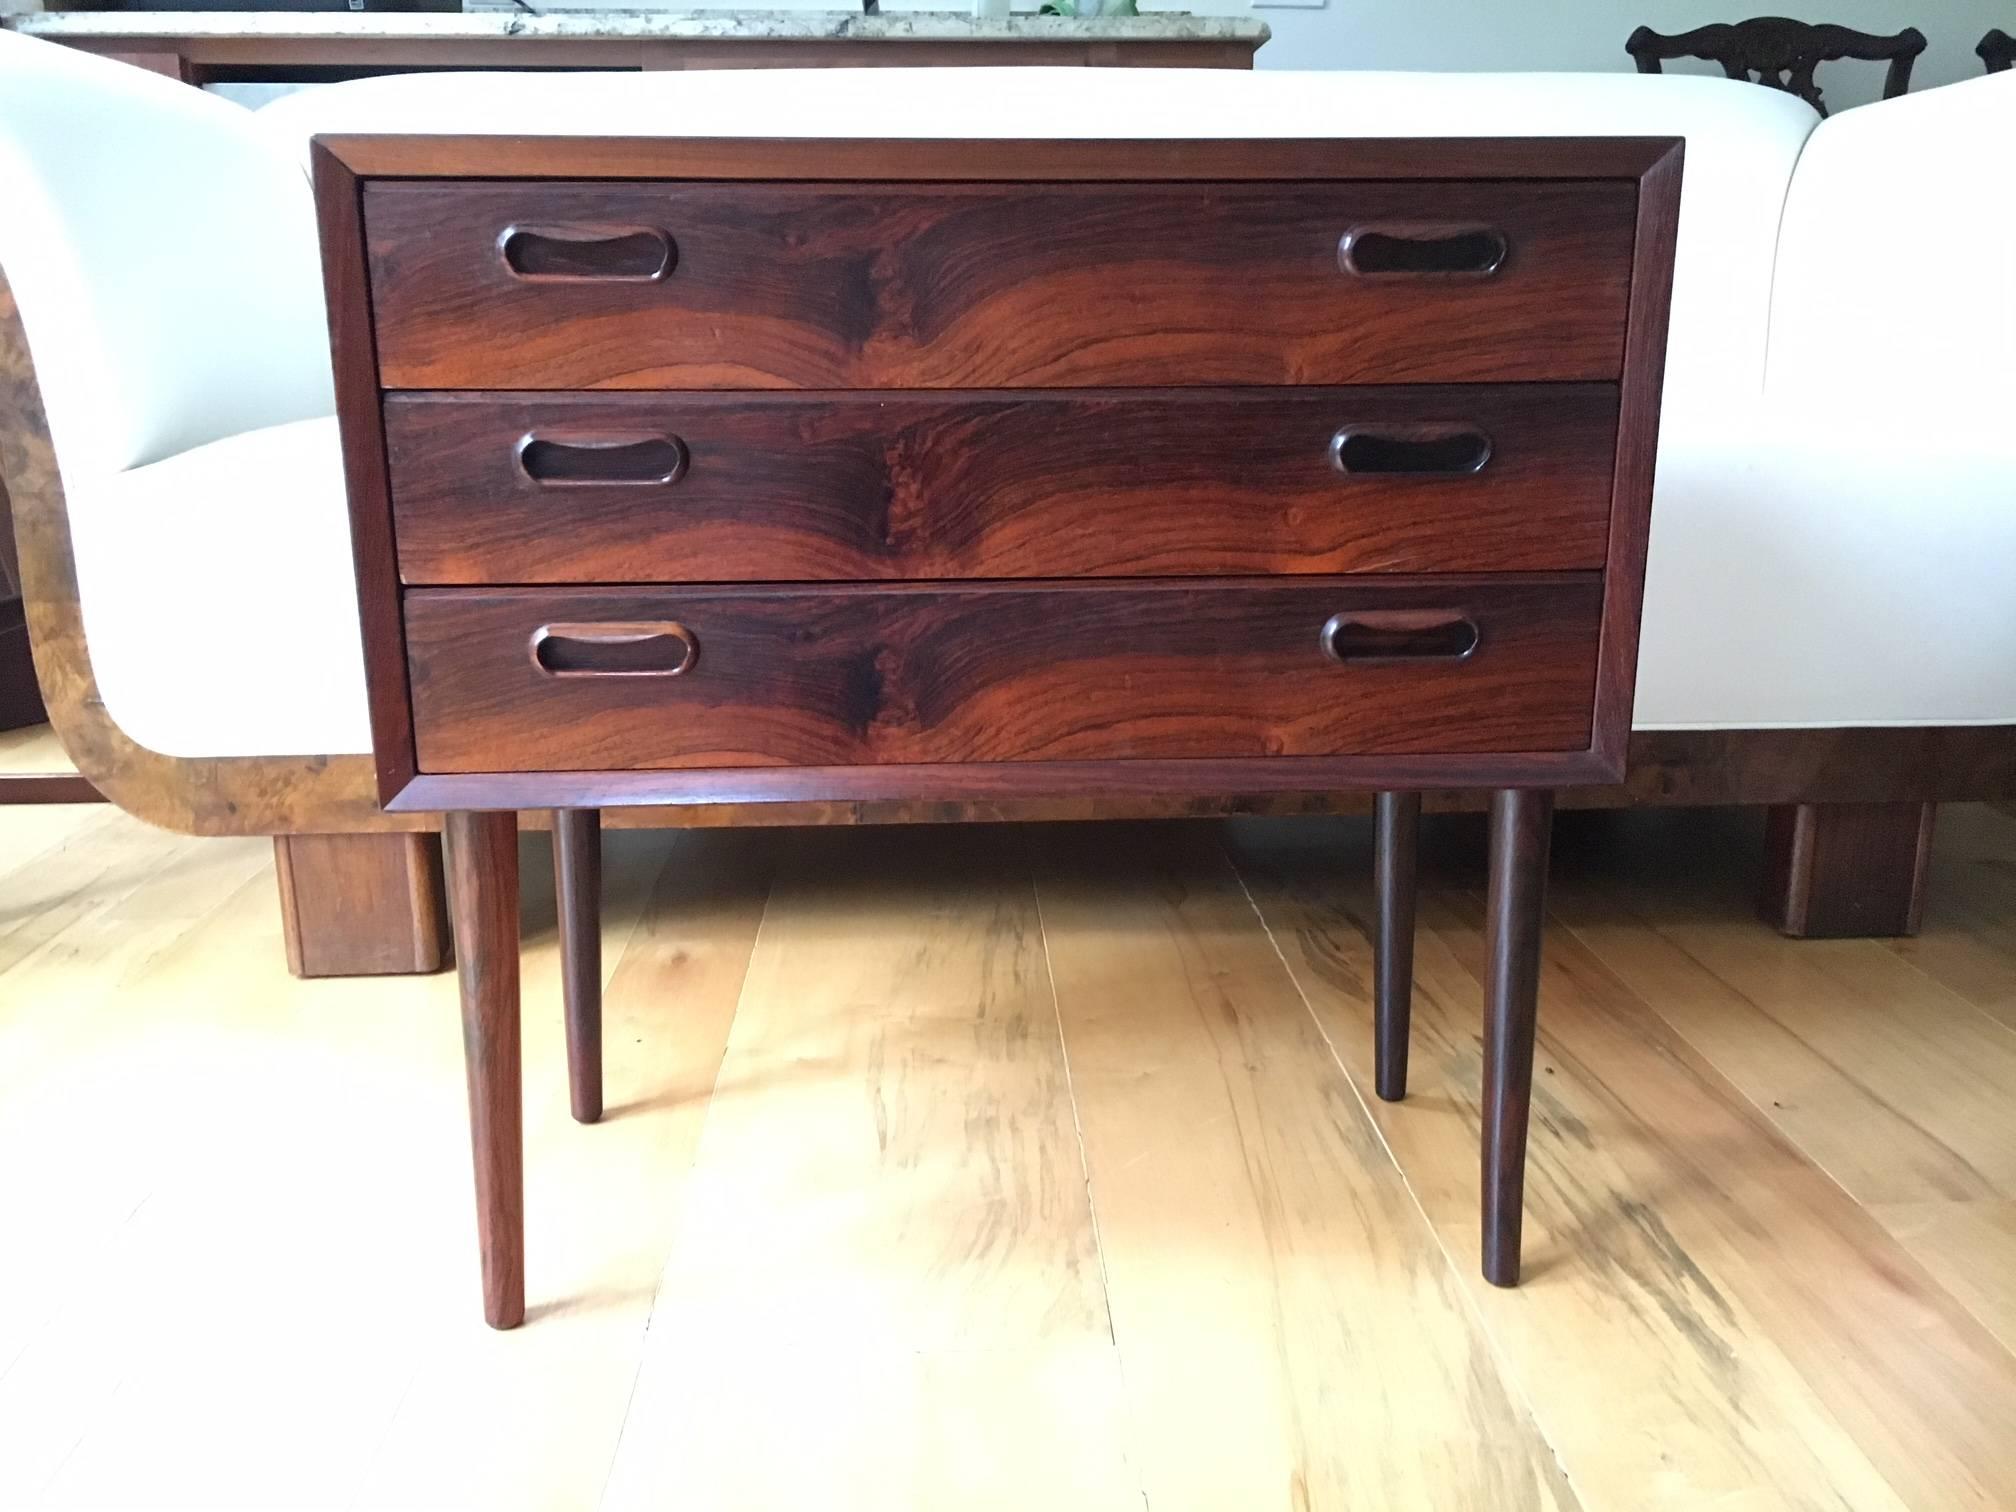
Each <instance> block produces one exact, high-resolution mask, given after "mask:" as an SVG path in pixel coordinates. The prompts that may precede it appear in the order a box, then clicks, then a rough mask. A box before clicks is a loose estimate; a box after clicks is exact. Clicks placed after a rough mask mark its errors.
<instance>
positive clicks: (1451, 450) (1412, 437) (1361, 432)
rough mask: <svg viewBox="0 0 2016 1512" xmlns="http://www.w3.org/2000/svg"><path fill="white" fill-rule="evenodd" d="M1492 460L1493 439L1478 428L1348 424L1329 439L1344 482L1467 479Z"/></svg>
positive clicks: (1336, 464) (1334, 463)
mask: <svg viewBox="0 0 2016 1512" xmlns="http://www.w3.org/2000/svg"><path fill="white" fill-rule="evenodd" d="M1490 460H1491V438H1490V437H1489V436H1487V435H1486V434H1485V433H1484V432H1483V431H1481V430H1479V429H1478V428H1477V427H1476V426H1474V425H1347V426H1345V427H1344V428H1343V429H1342V430H1340V431H1338V432H1337V434H1336V435H1334V436H1332V437H1331V438H1330V462H1331V465H1332V466H1334V467H1335V468H1336V469H1337V471H1339V472H1341V473H1343V474H1344V475H1345V476H1346V477H1354V478H1355V477H1391V476H1395V475H1400V474H1405V475H1409V476H1423V477H1467V476H1469V475H1470V474H1472V473H1479V472H1482V471H1483V470H1484V464H1485V463H1487V462H1489V461H1490Z"/></svg>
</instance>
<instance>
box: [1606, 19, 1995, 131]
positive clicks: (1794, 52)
mask: <svg viewBox="0 0 2016 1512" xmlns="http://www.w3.org/2000/svg"><path fill="white" fill-rule="evenodd" d="M1989 35H1990V36H1993V35H1994V33H1992V32H1991V33H1990V34H1989ZM1624 50H1625V51H1626V52H1628V53H1630V54H1631V56H1632V58H1633V59H1635V60H1636V61H1637V64H1638V72H1640V73H1648V74H1656V73H1659V72H1660V71H1661V69H1660V65H1661V64H1662V63H1664V62H1667V61H1668V60H1670V59H1673V58H1704V59H1706V60H1707V61H1709V62H1711V63H1719V64H1721V65H1722V71H1723V72H1724V73H1726V74H1727V75H1729V77H1730V78H1732V79H1751V80H1753V81H1754V82H1756V83H1758V84H1764V85H1768V86H1769V87H1770V88H1772V89H1782V90H1784V91H1785V92H1786V93H1787V94H1795V95H1797V96H1799V98H1800V99H1802V100H1804V101H1805V102H1806V103H1807V104H1809V105H1811V106H1812V107H1813V108H1814V109H1815V110H1817V111H1819V112H1820V114H1822V115H1823V116H1824V115H1825V114H1827V106H1826V105H1825V103H1823V102H1822V100H1821V98H1820V86H1819V85H1818V84H1816V83H1815V82H1814V80H1813V71H1814V70H1815V69H1816V68H1818V67H1819V66H1820V65H1821V64H1822V63H1833V62H1836V61H1838V60H1840V59H1843V58H1852V59H1855V60H1856V61H1858V62H1866V63H1888V64H1889V65H1890V71H1889V73H1888V74H1887V75H1886V76H1885V77H1884V80H1883V98H1884V99H1886V100H1894V99H1896V98H1897V96H1898V95H1901V94H1902V93H1904V91H1905V90H1907V89H1909V88H1910V87H1911V65H1912V64H1913V63H1915V62H1917V61H1918V54H1920V53H1922V52H1923V51H1925V34H1924V33H1923V32H1921V31H1919V30H1918V28H1917V27H1915V26H1907V27H1906V28H1905V29H1904V30H1903V31H1901V32H1898V33H1897V35H1896V36H1894V37H1879V36H1876V35H1874V34H1872V33H1870V32H1859V31H1856V30H1854V29H1853V28H1852V27H1846V26H1815V25H1812V24H1810V23H1808V22H1805V21H1793V20H1789V19H1787V18H1786V17H1784V16H1757V17H1754V18H1752V19H1751V20H1748V21H1735V22H1727V21H1718V22H1717V23H1715V24H1714V25H1713V26H1697V27H1695V28H1694V30H1692V31H1688V32H1681V33H1679V34H1678V35H1677V36H1671V37H1669V36H1666V35H1664V34H1663V33H1660V32H1655V31H1654V30H1652V28H1651V27H1649V26H1641V27H1639V28H1638V30H1636V31H1634V32H1633V33H1631V36H1630V38H1629V39H1628V40H1627V41H1626V42H1625V43H1624ZM1991 66H1992V65H1991Z"/></svg>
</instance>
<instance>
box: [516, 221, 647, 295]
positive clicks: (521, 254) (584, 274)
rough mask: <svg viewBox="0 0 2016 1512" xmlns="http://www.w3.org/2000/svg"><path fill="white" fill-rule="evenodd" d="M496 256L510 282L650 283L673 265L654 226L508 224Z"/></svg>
mask: <svg viewBox="0 0 2016 1512" xmlns="http://www.w3.org/2000/svg"><path fill="white" fill-rule="evenodd" d="M497 253H498V255H499V256H500V257H502V258H503V259H504V266H505V268H506V269H507V270H508V271H509V272H510V274H511V276H512V277H513V278H523V279H533V280H550V281H554V282H563V281H564V282H570V283H573V282H581V281H584V280H592V281H596V282H606V281H615V282H620V283H652V282H655V281H656V280H658V279H661V278H663V277H665V275H666V274H668V273H670V272H671V271H672V268H673V266H674V264H675V263H676V262H677V261H678V248H676V247H675V246H674V245H673V243H672V238H671V237H670V236H668V235H666V234H665V233H664V232H663V231H660V230H658V229H657V228H656V227H655V226H509V227H506V228H505V231H504V234H503V235H502V236H500V237H498V238H497Z"/></svg>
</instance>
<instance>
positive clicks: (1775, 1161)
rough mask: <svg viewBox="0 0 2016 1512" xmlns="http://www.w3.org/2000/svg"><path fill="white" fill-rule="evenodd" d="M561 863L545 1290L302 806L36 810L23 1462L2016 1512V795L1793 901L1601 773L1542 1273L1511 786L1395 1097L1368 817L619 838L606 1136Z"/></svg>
mask: <svg viewBox="0 0 2016 1512" xmlns="http://www.w3.org/2000/svg"><path fill="white" fill-rule="evenodd" d="M34 754H36V753H35V752H34V751H33V750H32V749H31V747H30V745H29V744H27V743H24V741H23V738H21V737H14V738H12V740H11V742H9V741H8V740H6V739H5V738H0V762H13V763H21V762H25V761H27V760H28V758H29V757H30V756H32V755H34ZM525 845H526V851H527V856H526V877H527V880H528V896H527V898H526V901H525V918H526V931H527V946H526V949H527V955H526V970H525V994H526V1072H527V1112H526V1129H527V1144H528V1160H527V1168H528V1178H527V1179H528V1208H529V1219H530V1225H531V1227H530V1245H529V1255H528V1283H529V1285H528V1289H529V1293H530V1298H531V1302H532V1310H531V1313H530V1316H529V1318H528V1321H527V1325H526V1327H525V1328H523V1329H522V1330H520V1331H518V1332H517V1333H515V1334H509V1335H497V1334H492V1333H491V1332H489V1331H488V1330H487V1329H485V1328H484V1327H483V1326H482V1324H481V1322H480V1319H479V1317H478V1311H477V1288H476V1275H475V1251H474V1234H473V1217H472V1211H471V1210H472V1201H471V1196H470V1190H469V1186H470V1183H469V1178H468V1167H467V1153H466V1145H465V1143H464V1133H463V1101H462V1097H463V1094H462V1085H461V1064H460V1043H459V1034H458V1029H457V1021H456V1010H455V989H454V982H453V979H452V977H450V976H440V977H435V978H426V979H414V978H406V979H391V980H378V981H352V982H327V981H324V982H299V981H295V980H293V979H291V978H290V977H289V976H288V975H287V972H286V967H285V963H284V959H283V955H282V951H281V948H280V941H279V936H278V918H277V909H276V906H275V902H274V894H273V879H272V867H271V848H270V846H268V845H267V844H265V843H264V842H259V841H218V840H207V841H198V840H188V839H182V838H178V837H175V836H170V835H165V834H161V833H158V832H155V831H152V830H149V829H146V828H145V827H143V826H141V825H140V824H138V823H136V822H135V821H133V820H130V819H128V818H126V817H125V816H123V815H121V814H119V813H117V812H116V811H113V810H110V809H107V808H103V807H99V808H84V807H79V808H67V809H9V810H0V1506H7V1507H16V1506H19V1507H42V1506H50V1507H79V1506H133V1507H157V1506H158V1507H166V1506H174V1507H278V1506H354V1507H380V1506H424V1507H470V1508H481V1509H485V1512H499V1509H510V1508H518V1507H539V1508H558V1509H574V1508H584V1509H585V1508H591V1507H598V1506H610V1507H624V1508H629V1507H651V1508H668V1507H670V1508H696V1509H704V1512H715V1509H728V1508H752V1509H755V1508H761V1509H772V1508H794V1509H795V1508H820V1509H823V1508H831V1507H847V1508H852V1507H862V1508H875V1509H889V1508H913V1507H914V1508H925V1509H933V1512H936V1509H939V1508H952V1507H957V1508H962V1509H963V1508H971V1507H988V1508H994V1507H998V1508H1015V1509H1025V1508H1041V1509H1046V1512H1047V1509H1053V1508H1077V1507H1090V1508H1139V1507H1144V1506H1145V1507H1149V1508H1153V1509H1164V1508H1169V1509H1177V1508H1184V1509H1190V1508H1194V1509H1200V1512H1268V1509H1273V1508H1277V1507H1278V1508H1282V1509H1306V1508H1342V1507H1349V1508H1416V1507H1419V1508H1432V1509H1444V1508H1451V1509H1454V1508H1482V1509H1491V1512H1501V1509H1518V1508H1529V1507H1530V1508H1584V1509H1597V1508H1602V1509H1611V1508H1639V1507H1645V1508H1693V1507H1704V1506H1715V1507H1744V1508H1765V1507H1800V1508H1804V1507H1813V1508H1820V1507H1832V1508H1840V1507H1851V1508H1898V1507H1910V1508H1924V1509H1928V1512H1930V1509H1937V1512H1945V1509H1958V1508H1997V1509H2006V1508H2016V1436H2012V1434H2011V1424H2012V1423H2016V1353H2012V1351H2016V817H2012V816H2011V815H2010V814H2008V813H2005V812H2002V811H1999V810H1996V809H1993V808H1988V807H1970V808H1955V809H1951V810H1948V811H1947V812H1946V813H1945V814H1944V815H1942V819H1941V831H1940V834H1939V837H1938V842H1937V845H1936V847H1935V851H1934V862H1933V887H1934V891H1933V895H1932V899H1931V907H1930V910H1929V914H1928V917H1929V919H1930V923H1929V924H1928V927H1927V930H1926V933H1925V935H1924V936H1923V937H1922V938H1921V939H1919V940H1916V941H1908V942H1894V943H1883V942H1868V941H1849V942H1831V943H1817V942H1816V943H1808V944H1795V943H1790V942H1786V941H1783V940H1780V939H1778V938H1777V937H1776V936H1775V935H1773V934H1771V933H1770V932H1769V931H1768V930H1766V929H1765V928H1764V927H1763V926H1761V925H1759V924H1757V923H1755V922H1753V920H1752V918H1751V915H1750V902H1749V894H1750V887H1751V883H1752V878H1753V876H1754V868H1755V864H1756V860H1757V855H1758V851H1759V849H1760V845H1761V825H1760V822H1759V820H1758V818H1757V816H1755V815H1741V814H1723V813H1666V814H1639V815H1626V816H1582V815H1567V816H1564V817H1563V818H1562V820H1561V821H1560V826H1559V833H1558V837H1557V842H1556V853H1557V868H1556V876H1557V885H1556V887H1555V889H1554V893H1553V897H1552V914H1551V919H1550V929H1549V934H1548V941H1547V964H1546V969H1545V975H1544V982H1543V1001H1542V1009H1541V1046H1540V1063H1539V1073H1538V1076H1537V1078H1536V1092H1535V1128H1534V1138H1533V1155H1532V1158H1533V1167H1532V1170H1533V1175H1532V1182H1531V1191H1530V1200H1529V1219H1528V1226H1527V1231H1528V1238H1527V1245H1528V1256H1529V1267H1528V1269H1529V1278H1530V1279H1529V1280H1528V1282H1527V1284H1526V1285H1525V1286H1524V1287H1523V1288H1522V1289H1520V1290H1518V1291H1516V1292H1500V1291H1496V1290H1493V1289H1492V1288H1490V1287H1488V1286H1485V1285H1484V1284H1483V1283H1482V1282H1481V1281H1480V1280H1479V1278H1478V1276H1477V1273H1476V1250H1477V1234H1476V1125H1477V1070H1478V1054H1479V1043H1478V1003H1479V995H1480V988H1479V985H1478V974H1479V972H1480V970H1481V966H1482V954H1483V942H1482V935H1481V915H1482V903H1481V890H1482V880H1483V878H1482V864H1483V854H1482V836H1481V828H1480V826H1479V825H1478V823H1477V822H1476V821H1474V820H1465V819H1448V820H1431V821H1430V827H1429V832H1428V845H1427V856H1426V861H1425V869H1426V875H1427V882H1428V887H1427V891H1426V894H1425V896H1424V899H1423V906H1422V934H1421V940H1420V945H1419V952H1418V954H1419V972H1420V986H1419V992H1418V999H1417V1007H1416V1020H1417V1021H1416V1028H1415V1050H1414V1086H1413V1095H1412V1096H1411V1097H1410V1098H1409V1100H1408V1101H1407V1102H1406V1103H1405V1104H1403V1105H1400V1106H1397V1107H1395V1106H1389V1105H1386V1104H1382V1103H1379V1102H1377V1101H1376V1100H1373V1099H1371V1098H1370V1097H1369V1095H1368V1089H1369V1086H1370V1081H1371V1023H1370V1009H1369V1004H1368V1001H1367V984H1368V979H1369V971H1370V964H1371V953H1370V948H1369V946H1368V945H1367V943H1366V933H1365V926H1366V923H1367V921H1368V911H1369V905H1370V887H1369V871H1370V846H1369V835H1368V832H1367V827H1366V826H1365V825H1364V824H1362V823H1358V822H1353V821H1311V822H1275V821H1251V822H1244V823H1235V824H1228V825H1215V824H1196V825H1175V826H1146V825H1143V826H1096V827H1091V826H1087V827H1071V826H1060V827H1054V828H1033V829H1011V828H974V829H966V830H901V831H860V832H824V833H805V832H776V833H761V834H739V835H738V834H722V833H704V834H703V833H694V834H684V835H680V834H668V833H659V834H638V833H628V832H626V833H619V834H613V835H611V836H610V837H609V838H608V850H609V876H608V902H607V910H606V931H607V940H606V950H605V959H606V962H607V966H608V1005H607V1013H608V1036H607V1040H608V1082H609V1104H610V1109H611V1112H610V1116H609V1118H608V1119H607V1120H606V1121H605V1122H604V1123H603V1124H602V1125H601V1126H599V1127H597V1128H592V1129H584V1128H579V1127H577V1126H575V1125H574V1124H573V1123H572V1122H571V1121H570V1120H569V1118H568V1117H567V1112H566V1091H565V1086H564V1081H563V1078H562V1075H561V1061H562V1040H561V1031H560V1019H559V1009H558V994H559V980H558V963H557V952H556V949H555V944H554V936H553V902H552V895H551V884H550V881H549V880H547V877H548V867H549V860H548V852H547V850H546V845H545V841H544V839H543V837H528V838H527V840H526V842H525Z"/></svg>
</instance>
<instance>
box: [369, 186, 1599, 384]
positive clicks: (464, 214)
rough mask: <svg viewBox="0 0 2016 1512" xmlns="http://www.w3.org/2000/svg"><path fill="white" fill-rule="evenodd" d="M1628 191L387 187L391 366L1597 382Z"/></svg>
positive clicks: (631, 374)
mask: <svg viewBox="0 0 2016 1512" xmlns="http://www.w3.org/2000/svg"><path fill="white" fill-rule="evenodd" d="M1636 208H1637V190H1636V186H1635V185H1633V184H1629V183H1614V182H1587V183H1562V184H1552V183H1531V182H1519V181H1506V182H1491V183H1467V182H1453V181H1447V182H1445V181H1432V182H1414V183H1388V182H1381V183H1330V184H1301V183H1295V184H1288V183H1242V184H1199V183H1167V184H951V185H943V184H932V185H918V184H850V185H844V186H830V185H829V186H818V185H802V184H753V185H752V184H732V183H720V184H716V183H594V184H582V183H556V182H529V183H510V182H491V183H453V182H440V181H434V182H410V183H372V184H370V185H369V186H368V187H367V188H366V190H365V193H364V223H365V237H366V241H367V244H368V253H369V259H370V277H371V297H372V308H373V312H374V318H375V321H376V325H377V338H378V361H379V377H380V381H381V383H382V384H383V385H384V386H385V387H386V388H392V389H424V388H488V389H581V388H603V389H624V388H638V389H644V388H658V389H681V388H684V389H751V388H787V389H788V388H805V389H864V388H917V389H933V388H1045V387H1086V386H1125V385H1200V384H1234V385H1236V384H1353V383H1372V382H1382V383H1409V382H1418V383H1430V382H1434V383H1461V382H1484V381H1506V380H1516V381H1524V380H1540V379H1561V380H1607V379H1614V378H1616V377H1617V376H1618V373H1619V371H1620V369H1621V366H1622V358H1623V348H1624V323H1625V306H1626V299H1627V295H1628V289H1629V283H1630V275H1631V248H1632V238H1633V235H1634V219H1635V215H1636Z"/></svg>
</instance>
